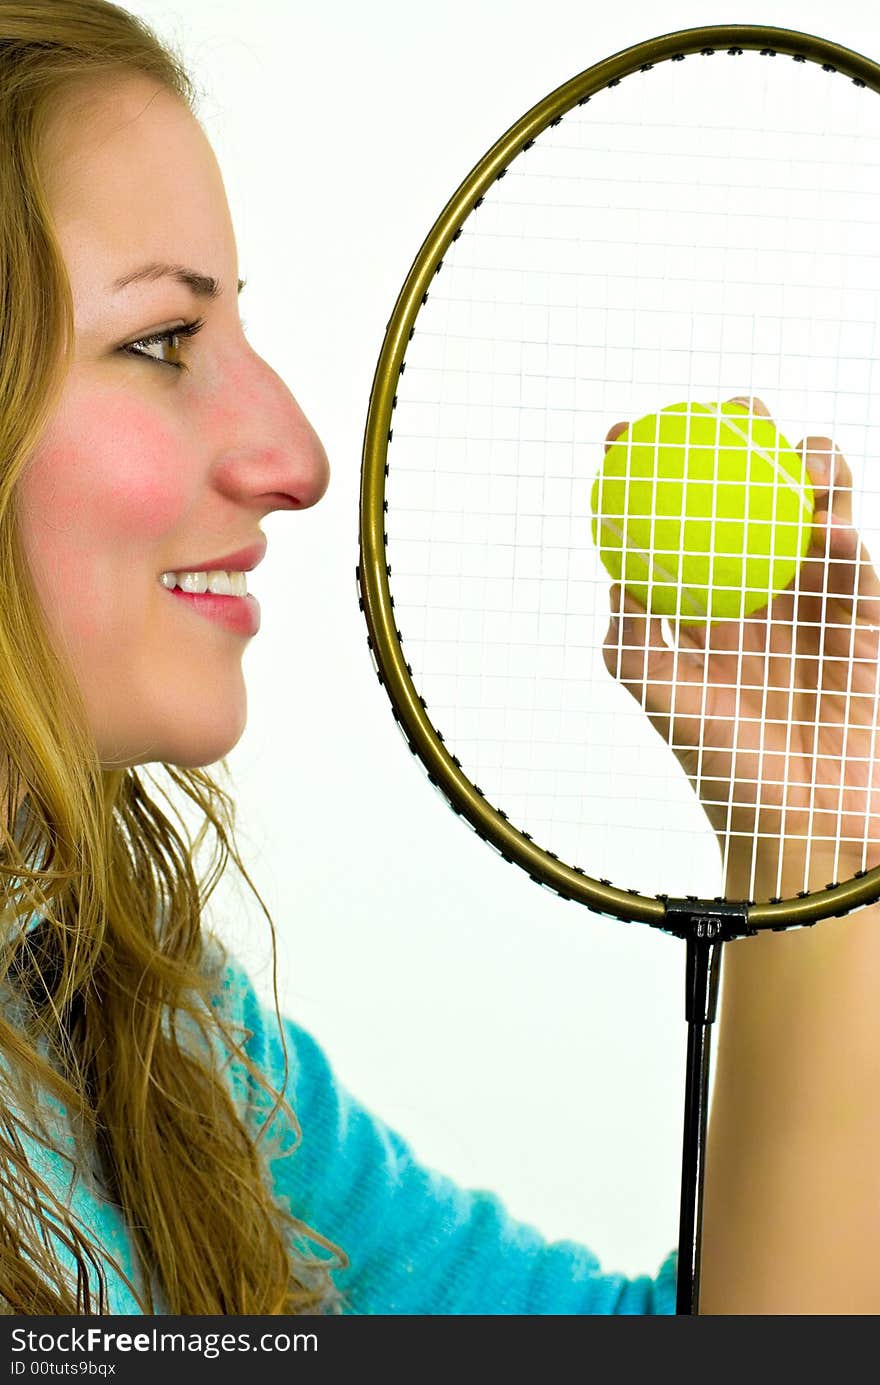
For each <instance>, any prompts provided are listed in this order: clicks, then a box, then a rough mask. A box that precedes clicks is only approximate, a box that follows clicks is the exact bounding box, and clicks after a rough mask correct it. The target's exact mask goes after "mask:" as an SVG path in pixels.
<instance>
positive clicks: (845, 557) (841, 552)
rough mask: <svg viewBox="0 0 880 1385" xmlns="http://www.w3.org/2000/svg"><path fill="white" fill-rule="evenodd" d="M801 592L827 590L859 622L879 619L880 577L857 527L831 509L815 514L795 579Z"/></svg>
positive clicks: (815, 593) (873, 621)
mask: <svg viewBox="0 0 880 1385" xmlns="http://www.w3.org/2000/svg"><path fill="white" fill-rule="evenodd" d="M799 587H800V589H801V591H804V592H808V593H810V594H812V595H814V596H821V595H822V594H823V593H827V595H828V596H830V597H833V598H834V599H835V600H836V601H839V602H841V603H843V605H844V606H845V607H846V608H847V609H848V610H851V609H852V603H853V602H854V601H855V602H857V603H858V604H857V607H856V614H857V618H858V619H859V620H861V621H864V622H868V623H871V624H875V623H877V622H878V620H880V578H878V575H877V572H876V571H875V569H874V565H873V563H872V561H871V555H870V553H869V552H868V550H867V548H866V547H865V545H864V543H862V541H861V538H860V536H859V532H858V530H857V529H854V528H853V526H852V525H851V524H845V523H844V522H843V521H842V520H840V519H839V518H838V517H837V516H836V515H835V514H834V512H833V511H826V512H824V513H820V514H817V515H816V516H815V522H814V528H813V542H812V545H811V547H810V550H809V552H808V554H807V557H806V560H805V562H804V565H803V568H802V569H801V576H800V579H799Z"/></svg>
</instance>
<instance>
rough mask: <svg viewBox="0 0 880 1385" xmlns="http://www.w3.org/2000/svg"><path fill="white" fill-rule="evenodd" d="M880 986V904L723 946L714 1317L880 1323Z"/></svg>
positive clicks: (714, 1158) (710, 1217) (715, 1109)
mask: <svg viewBox="0 0 880 1385" xmlns="http://www.w3.org/2000/svg"><path fill="white" fill-rule="evenodd" d="M857 868H858V867H856V866H854V867H853V870H855V869H857ZM820 873H821V868H820ZM851 873H852V872H850V874H851ZM823 878H830V877H823ZM841 878H844V877H843V876H841ZM774 886H775V882H774ZM799 888H800V883H798V884H797V885H795V886H794V887H793V888H792V889H790V890H788V891H787V892H788V893H795V892H796V890H797V889H799ZM773 892H774V889H768V890H767V891H765V892H764V897H767V896H768V895H769V894H771V893H773ZM878 983H880V906H873V907H869V908H867V909H863V910H861V911H860V912H859V913H856V914H853V915H852V916H850V917H845V918H841V919H829V920H826V921H824V922H822V923H819V924H816V925H814V926H813V927H811V928H806V929H797V930H795V931H793V932H790V933H766V934H761V935H759V936H757V937H754V938H746V939H743V940H741V941H739V942H736V943H728V944H727V945H726V946H725V948H724V957H723V962H722V983H721V1011H720V1016H719V1021H718V1026H719V1028H718V1050H717V1057H716V1073H715V1084H714V1090H713V1098H712V1105H711V1110H710V1121H709V1131H708V1140H707V1160H706V1183H705V1193H704V1212H703V1252H702V1274H701V1294H700V1311H701V1312H703V1313H835V1314H838V1313H839V1314H845V1313H871V1314H874V1313H878V1312H880V1268H878V1246H880V1116H878V1111H880V1102H878V1093H880V1003H878V999H877V997H878V989H880V986H878Z"/></svg>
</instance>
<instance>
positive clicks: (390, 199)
mask: <svg viewBox="0 0 880 1385" xmlns="http://www.w3.org/2000/svg"><path fill="white" fill-rule="evenodd" d="M128 8H130V9H131V10H133V11H134V12H136V13H138V14H140V15H141V16H143V17H144V18H145V19H147V20H148V21H149V22H150V23H151V24H153V25H154V27H155V28H156V29H157V31H158V32H159V34H160V35H162V36H163V37H166V38H170V39H172V40H173V41H175V42H177V43H179V44H180V46H181V48H182V51H183V54H184V57H185V59H186V60H187V62H188V64H189V66H190V69H191V71H192V72H193V74H194V76H195V78H196V81H197V83H198V84H199V85H200V86H201V87H202V88H203V89H204V90H205V98H204V100H203V102H202V105H201V108H200V112H199V113H200V117H201V119H202V121H203V123H204V125H205V127H206V129H207V130H208V133H209V135H210V137H211V139H212V142H213V143H214V147H215V149H216V150H217V154H218V157H219V160H220V164H221V168H222V170H223V173H224V178H225V181H226V187H227V192H228V195H229V200H230V205H231V208H232V213H233V218H234V222H235V226H236V231H237V237H238V245H239V252H240V271H241V273H242V275H243V276H245V277H246V278H247V280H248V287H247V288H246V290H245V292H244V294H243V296H242V314H243V317H244V319H245V322H246V324H247V333H248V336H249V339H250V340H251V342H252V344H253V345H254V347H255V348H256V349H257V350H258V351H259V352H260V353H261V354H262V355H264V356H265V357H266V358H267V359H268V360H269V361H270V362H271V363H272V365H273V366H274V367H275V369H276V370H277V371H278V372H279V374H280V375H281V376H282V377H283V378H284V379H285V381H286V382H287V383H288V385H289V386H290V388H291V389H292V390H293V392H294V394H295V395H296V396H297V398H298V399H299V401H300V403H301V404H302V405H303V407H304V409H305V410H306V412H307V414H308V415H309V416H310V418H311V419H312V421H313V423H314V424H315V425H316V427H317V429H318V431H319V433H320V434H321V436H322V437H323V440H324V443H325V445H326V447H327V450H328V453H329V456H330V460H331V465H332V466H333V469H334V477H333V481H332V484H331V488H330V491H329V492H328V495H327V497H326V498H325V500H324V501H323V502H322V504H321V505H320V506H318V507H317V508H316V509H315V510H313V511H310V512H308V513H305V514H295V513H287V514H285V513H280V514H274V515H270V516H268V517H267V519H266V520H265V521H264V522H263V526H262V527H263V529H264V531H265V533H266V535H267V537H268V540H269V551H268V556H267V558H266V560H265V561H264V563H263V564H262V566H261V567H260V569H259V571H258V572H257V574H256V575H255V577H254V578H253V579H252V581H251V589H252V590H253V591H254V592H255V594H256V595H257V596H258V598H259V600H260V602H261V605H262V611H263V621H262V629H261V631H260V633H259V635H258V636H257V637H256V639H255V640H254V641H253V642H252V643H251V645H250V646H249V648H248V650H247V651H246V653H245V671H246V676H247V682H248V690H249V724H248V728H247V730H246V732H245V735H244V736H243V738H242V740H241V741H240V743H239V745H238V746H237V747H236V748H235V750H234V751H233V752H232V754H231V756H230V766H231V769H232V771H233V773H234V776H235V786H236V799H237V802H238V804H239V822H240V835H239V841H240V844H241V846H242V849H243V853H244V856H245V861H246V864H247V865H248V868H249V869H250V871H251V874H252V876H253V878H254V880H255V883H256V884H257V886H258V888H259V889H260V891H261V892H262V894H263V896H264V898H265V899H266V902H267V904H268V906H269V909H270V911H271V913H272V916H273V918H274V919H275V922H276V925H277V931H278V945H279V973H278V981H279V995H280V999H281V1005H282V1010H283V1011H284V1012H285V1013H286V1014H288V1015H289V1016H291V1017H292V1018H294V1019H296V1020H297V1021H298V1022H299V1023H301V1024H303V1025H304V1026H305V1027H306V1028H308V1029H309V1030H310V1031H311V1032H312V1033H313V1034H314V1035H315V1037H316V1038H317V1039H318V1040H319V1042H320V1043H321V1044H322V1045H323V1046H324V1048H325V1050H326V1052H327V1053H328V1056H329V1058H330V1060H331V1062H332V1063H333V1065H334V1067H335V1069H336V1071H337V1073H338V1075H339V1077H340V1078H341V1079H342V1080H343V1082H344V1083H345V1084H346V1085H347V1086H348V1087H349V1088H350V1089H351V1090H352V1091H353V1092H354V1093H355V1094H356V1095H357V1096H358V1097H359V1098H360V1099H361V1100H362V1101H364V1102H365V1103H366V1104H367V1105H368V1106H369V1107H370V1108H371V1109H372V1110H373V1111H375V1112H376V1113H377V1114H379V1115H381V1116H382V1117H383V1118H384V1119H385V1120H386V1121H387V1122H389V1123H390V1124H391V1125H392V1126H394V1127H395V1128H396V1129H397V1130H399V1131H400V1132H401V1133H402V1134H404V1135H405V1136H406V1137H407V1138H408V1139H409V1140H410V1142H411V1144H412V1145H413V1147H414V1149H415V1151H416V1153H417V1155H418V1156H419V1157H420V1158H421V1159H422V1160H424V1161H425V1162H427V1163H429V1164H431V1165H433V1166H434V1167H436V1168H439V1169H442V1170H443V1171H445V1172H446V1173H449V1174H451V1175H452V1176H453V1177H455V1178H456V1179H457V1180H458V1181H460V1182H461V1183H463V1184H465V1185H469V1186H481V1187H487V1188H491V1189H492V1190H494V1191H495V1192H498V1193H500V1194H501V1195H502V1196H503V1197H504V1199H505V1201H506V1203H507V1205H508V1207H509V1208H510V1210H511V1211H512V1212H513V1213H514V1214H515V1215H517V1216H518V1217H521V1218H523V1219H525V1220H528V1221H530V1222H532V1223H533V1224H535V1225H537V1226H539V1227H540V1228H541V1229H542V1230H543V1231H544V1232H545V1234H547V1235H548V1236H551V1237H558V1236H567V1237H572V1238H574V1239H578V1240H582V1241H584V1242H586V1243H587V1244H588V1245H590V1246H591V1247H592V1249H594V1250H595V1251H596V1252H597V1254H598V1255H599V1256H600V1258H601V1259H602V1261H603V1264H604V1266H605V1267H606V1268H607V1269H609V1270H610V1269H621V1270H624V1271H626V1272H629V1273H638V1272H642V1271H648V1272H650V1273H654V1272H655V1271H656V1269H657V1267H658V1266H659V1264H660V1261H661V1260H662V1259H663V1257H664V1256H665V1255H666V1254H667V1253H668V1251H669V1250H670V1249H671V1248H672V1247H673V1246H674V1245H675V1243H676V1241H677V1234H678V1197H679V1176H680V1158H681V1121H682V1094H683V1083H684V1042H685V1023H684V1010H683V1004H684V1001H683V968H684V951H683V946H682V945H681V944H679V943H678V942H677V941H676V940H674V939H671V938H667V937H666V936H665V935H662V934H659V933H657V932H654V931H652V930H649V929H647V928H644V927H641V926H638V925H624V924H621V923H618V922H615V921H613V920H609V919H605V918H600V917H598V916H594V915H592V914H590V913H588V912H587V911H586V910H585V909H583V908H582V907H580V906H578V905H575V904H571V903H565V902H563V901H561V900H559V899H558V898H556V897H555V896H552V895H550V894H548V893H546V892H544V891H543V890H541V889H540V888H538V887H537V886H536V885H534V884H532V882H531V881H530V880H529V879H528V877H527V876H526V875H525V874H524V873H522V872H520V871H519V870H517V869H516V868H514V867H511V866H508V865H506V864H505V863H504V862H503V861H501V860H500V858H498V857H497V856H496V855H495V854H494V853H493V852H492V851H490V850H489V849H488V848H487V847H486V846H485V845H484V844H483V843H482V842H480V841H479V840H478V839H477V838H476V837H475V836H474V835H473V834H472V833H471V832H470V831H469V830H468V829H467V827H466V826H465V824H464V823H463V822H462V821H460V820H459V819H457V818H455V817H454V816H453V814H452V813H451V812H450V811H449V810H448V809H447V808H446V806H445V805H444V802H443V801H442V800H441V798H440V797H439V796H438V795H437V793H436V792H435V790H434V789H432V787H431V786H430V784H429V783H428V782H427V779H426V778H425V777H424V774H423V772H422V771H421V769H420V766H419V764H418V762H416V761H415V760H413V759H412V758H411V757H410V755H409V753H408V751H407V750H406V747H405V745H404V742H403V740H402V739H401V737H400V735H399V734H398V732H397V729H396V727H395V725H394V722H393V719H392V716H391V711H390V707H389V704H388V701H387V698H386V696H385V693H384V692H383V690H382V689H381V688H380V687H379V685H378V683H377V681H376V677H375V674H374V672H373V669H372V665H371V663H370V659H369V656H368V653H367V648H366V638H365V626H364V623H363V617H362V616H361V614H360V613H359V611H358V606H357V598H356V590H355V578H354V574H355V565H356V562H357V500H358V481H359V466H360V448H361V443H362V437H363V428H364V422H365V417H366V408H367V401H368V398H369V391H370V386H371V382H372V375H373V370H374V367H375V362H376V358H377V356H378V352H379V349H380V346H381V343H382V335H383V331H384V328H385V324H386V322H387V319H388V316H389V314H390V312H391V308H392V306H393V303H394V300H395V298H396V295H397V292H398V290H399V288H400V286H401V284H402V282H403V280H404V277H405V275H406V272H407V270H408V269H409V266H410V263H411V261H412V259H413V258H414V256H415V254H416V251H417V250H418V248H419V246H420V245H421V242H422V240H423V238H424V236H425V235H426V233H427V231H428V230H429V228H430V227H431V225H432V224H433V221H434V219H435V217H436V216H437V214H438V212H439V211H440V209H441V207H442V206H443V204H444V203H445V202H446V200H447V198H448V197H449V195H450V194H451V193H452V192H453V191H454V189H455V188H456V187H457V186H458V184H459V182H460V181H461V180H462V178H463V177H464V175H465V174H466V173H467V172H468V171H469V169H470V168H471V167H472V166H473V164H474V163H476V162H477V160H478V159H479V158H480V157H481V155H482V154H483V153H484V152H485V150H486V149H487V148H488V147H489V146H490V145H491V144H492V143H493V142H494V141H495V139H496V138H497V137H498V136H499V135H500V134H501V133H502V132H503V131H505V130H506V129H507V128H508V127H509V126H510V125H511V124H513V122H514V121H515V120H516V119H518V118H519V116H521V115H522V114H523V113H524V111H525V110H526V109H528V108H529V107H530V106H532V105H533V104H534V103H535V102H536V101H538V100H539V99H540V98H542V97H543V96H545V95H546V94H547V93H548V92H549V91H551V90H552V89H554V88H555V87H556V86H558V85H559V84H560V83H562V82H563V81H565V80H567V79H568V78H570V77H572V76H573V75H574V74H575V73H577V72H579V71H582V70H583V69H584V68H587V67H589V66H590V65H591V64H592V63H594V62H596V61H598V60H600V59H602V58H605V57H607V56H609V55H610V54H612V53H614V52H617V51H619V50H620V49H622V48H625V47H628V46H629V45H630V44H633V43H636V42H639V41H641V40H644V39H646V38H650V37H653V36H655V35H657V34H659V33H666V32H669V31H672V30H674V29H678V28H689V27H693V26H695V25H702V24H713V23H746V22H753V23H762V24H776V25H780V26H782V27H788V28H793V29H801V30H806V31H808V32H813V33H817V34H820V35H823V36H825V37H827V38H830V39H833V40H835V41H837V42H839V43H842V44H844V45H846V46H849V47H852V48H855V49H857V50H859V51H861V52H864V53H866V54H867V55H868V56H870V57H873V58H875V59H877V58H878V57H880V21H878V20H877V19H876V18H873V19H872V13H875V11H874V6H873V4H869V3H868V0H838V3H837V4H835V5H834V6H829V5H828V4H827V0H823V3H817V2H816V0H796V3H795V2H792V0H765V3H763V4H762V5H761V6H757V5H742V4H738V3H736V2H735V0H725V3H715V0H691V2H690V3H688V2H687V0H666V3H664V4H663V5H662V6H658V5H656V4H655V3H648V0H621V3H618V4H616V5H609V4H607V3H604V2H603V3H601V4H599V3H593V0H543V3H542V4H541V5H539V6H535V5H534V3H532V0H442V2H441V3H432V4H428V3H424V2H423V0H368V3H358V2H357V0H250V2H249V3H247V4H245V3H242V0H136V2H134V0H133V2H132V3H130V4H129V6H128ZM633 811H634V812H636V811H638V808H637V805H635V804H634V808H633ZM598 865H599V863H598V862H597V863H596V869H597V873H601V872H599V870H598ZM211 911H212V917H213V918H214V919H215V920H216V922H217V925H218V927H219V929H220V931H221V932H222V934H223V935H224V937H225V938H226V939H227V941H228V942H229V944H230V946H231V947H232V949H233V950H234V951H235V952H236V953H237V955H238V956H239V957H240V959H241V960H242V961H243V962H244V963H245V965H246V966H247V967H248V968H249V970H250V972H251V976H252V978H253V980H254V982H255V985H256V987H257V989H258V991H259V993H260V995H261V996H262V997H263V998H264V999H265V1000H267V1001H268V1000H269V999H270V998H271V983H272V973H271V950H270V942H269V931H268V924H267V923H266V920H265V918H264V916H263V914H262V912H261V911H260V910H259V907H258V906H257V905H256V903H255V902H254V901H253V899H252V898H251V896H250V894H249V892H247V891H246V890H245V889H244V888H239V887H234V882H233V880H232V878H231V877H230V879H229V881H228V882H226V883H225V884H223V885H221V886H220V887H219V888H218V890H217V891H216V893H215V895H214V898H213V900H212V904H211ZM745 945H747V944H745ZM305 1137H306V1139H307V1138H308V1131H307V1130H306V1132H305Z"/></svg>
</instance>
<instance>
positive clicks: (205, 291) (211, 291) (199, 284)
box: [111, 263, 247, 298]
mask: <svg viewBox="0 0 880 1385" xmlns="http://www.w3.org/2000/svg"><path fill="white" fill-rule="evenodd" d="M145 279H146V280H155V279H176V280H177V282H178V283H179V284H183V286H184V287H185V288H188V289H190V290H191V291H192V292H193V293H194V294H195V296H196V298H218V297H219V296H220V294H221V292H222V287H221V284H220V281H219V279H215V278H214V276H213V275H211V274H200V273H199V272H198V270H195V269H187V267H186V266H185V265H179V264H156V263H154V264H146V265H142V266H141V268H140V269H133V270H132V271H131V273H130V274H123V275H122V277H121V278H120V279H114V281H113V283H112V285H111V287H112V288H113V289H114V290H116V291H117V292H118V291H119V290H120V289H124V288H127V287H128V285H129V284H135V283H138V282H139V281H141V280H145ZM246 283H247V280H246V279H239V281H238V292H239V293H241V291H242V289H243V288H244V286H245V284H246Z"/></svg>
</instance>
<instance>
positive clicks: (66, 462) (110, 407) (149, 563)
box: [20, 396, 188, 634]
mask: <svg viewBox="0 0 880 1385" xmlns="http://www.w3.org/2000/svg"><path fill="white" fill-rule="evenodd" d="M186 477H187V471H186V465H185V460H184V449H183V447H182V445H181V444H180V443H179V442H178V441H177V440H176V439H175V436H174V434H173V433H172V431H171V430H170V429H169V428H168V426H167V424H165V423H164V422H163V421H162V420H161V419H157V417H156V415H155V413H151V412H149V411H148V410H146V409H144V408H143V407H140V408H133V407H132V405H131V402H130V401H125V403H124V404H122V403H120V402H119V401H118V400H117V401H113V400H106V399H101V398H100V397H98V398H95V397H94V396H92V397H91V398H89V399H88V400H85V399H81V400H79V401H76V403H75V404H74V402H69V403H68V404H67V405H66V406H65V407H64V409H63V410H61V411H59V414H58V415H57V417H56V419H55V421H54V422H53V424H52V426H51V427H50V429H49V430H48V431H47V433H46V435H45V436H44V438H43V440H42V442H41V443H40V446H39V447H38V448H37V449H36V451H35V453H34V456H33V457H32V458H31V461H30V464H29V467H28V470H27V471H26V472H25V475H24V476H23V478H22V481H21V487H20V513H21V525H22V541H23V544H24V547H25V553H26V556H27V559H28V563H29V565H30V569H31V572H32V573H33V575H34V579H35V581H36V583H37V585H38V588H39V589H40V592H41V595H42V596H43V597H44V599H45V601H46V604H47V606H48V607H49V608H50V611H51V609H53V608H54V609H55V610H56V611H58V612H59V613H65V614H64V619H65V623H67V622H68V621H69V620H70V619H73V620H74V623H75V624H77V625H79V626H80V627H82V625H83V624H85V625H86V626H88V627H93V626H94V623H95V619H96V613H100V616H101V618H104V619H106V617H107V615H108V613H109V611H110V610H111V609H112V608H113V607H114V606H115V608H116V609H117V610H118V609H119V606H120V605H125V603H124V602H123V603H120V602H119V592H120V588H121V587H123V588H124V586H125V585H127V584H130V583H131V582H132V579H133V578H135V579H136V576H137V573H140V574H141V575H142V576H143V577H144V578H146V579H147V580H149V578H150V577H151V576H152V577H155V575H156V574H155V573H153V570H152V569H153V567H154V566H155V564H156V562H157V561H160V558H159V552H160V548H161V546H162V543H163V541H164V540H165V538H166V536H167V535H168V534H169V533H170V532H171V531H173V530H174V528H175V526H176V525H177V524H178V523H179V521H180V517H181V515H183V514H184V513H185V511H186V507H187V503H188V502H187V489H186ZM114 596H115V601H114ZM76 607H78V611H79V615H78V617H77V616H76V615H73V616H72V615H71V611H73V610H74V608H76ZM68 608H70V609H68ZM89 613H91V615H89ZM81 633H83V634H84V633H86V631H85V630H82V629H81Z"/></svg>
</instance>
